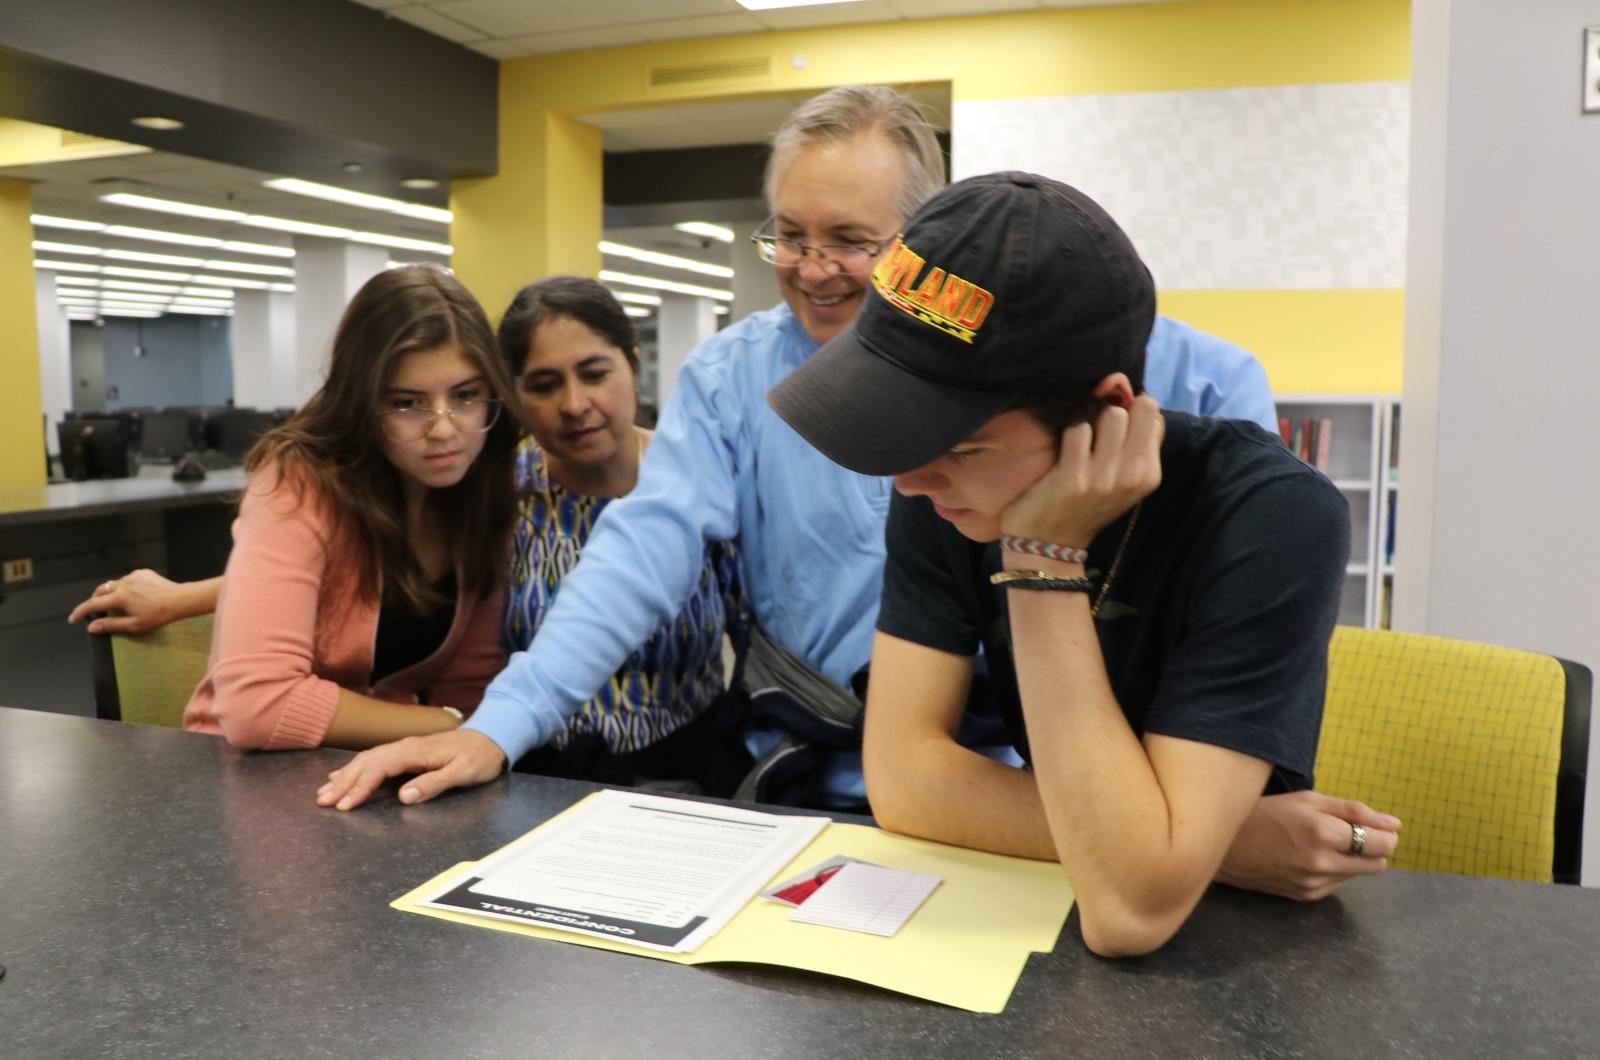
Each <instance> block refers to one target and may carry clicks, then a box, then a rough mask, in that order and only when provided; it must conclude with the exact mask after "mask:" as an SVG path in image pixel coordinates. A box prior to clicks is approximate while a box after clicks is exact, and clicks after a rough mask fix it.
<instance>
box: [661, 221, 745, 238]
mask: <svg viewBox="0 0 1600 1060" xmlns="http://www.w3.org/2000/svg"><path fill="white" fill-rule="evenodd" d="M672 227H673V228H676V229H677V230H678V231H680V232H686V233H688V234H689V235H691V236H700V237H701V238H702V239H715V240H716V241H717V242H719V243H732V242H733V229H731V228H724V227H723V226H722V225H714V224H712V223H711V222H709V221H684V222H683V223H682V224H675V225H673V226H672Z"/></svg>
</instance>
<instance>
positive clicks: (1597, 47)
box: [1583, 26, 1600, 114]
mask: <svg viewBox="0 0 1600 1060" xmlns="http://www.w3.org/2000/svg"><path fill="white" fill-rule="evenodd" d="M1583 112H1584V113H1585V114H1600V26H1590V27H1589V28H1588V29H1586V30H1584V31H1583Z"/></svg>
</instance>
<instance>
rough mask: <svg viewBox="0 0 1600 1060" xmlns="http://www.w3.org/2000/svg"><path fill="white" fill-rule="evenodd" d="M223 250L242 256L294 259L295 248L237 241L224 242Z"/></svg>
mask: <svg viewBox="0 0 1600 1060" xmlns="http://www.w3.org/2000/svg"><path fill="white" fill-rule="evenodd" d="M219 249H222V250H232V251H236V252H237V253H240V254H260V255H261V256H262V257H265V258H292V257H294V248H293V247H280V246H274V245H273V244H271V243H242V242H240V241H239V240H237V239H229V240H224V241H223V243H222V245H221V247H220V248H219Z"/></svg>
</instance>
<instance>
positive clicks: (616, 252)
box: [600, 239, 733, 280]
mask: <svg viewBox="0 0 1600 1060" xmlns="http://www.w3.org/2000/svg"><path fill="white" fill-rule="evenodd" d="M600 253H602V254H610V255H611V256H612V257H616V258H630V259H632V260H633V261H642V262H645V263H646V264H648V265H660V266H661V267H662V268H666V269H683V270H684V271H685V272H698V273H699V274H700V275H702V276H715V277H717V278H718V279H719V280H727V279H731V278H732V277H733V270H732V269H730V268H728V267H727V266H726V265H709V264H707V263H706V262H703V261H695V260H694V259H693V258H680V257H679V256H678V255H676V254H660V253H657V252H656V251H654V250H644V249H643V248H641V247H630V246H628V245H627V244H625V243H612V242H610V241H609V240H605V239H602V240H601V241H600Z"/></svg>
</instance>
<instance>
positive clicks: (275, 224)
mask: <svg viewBox="0 0 1600 1060" xmlns="http://www.w3.org/2000/svg"><path fill="white" fill-rule="evenodd" d="M239 223H240V224H247V225H251V226H253V227H255V228H270V229H272V230H273V231H274V232H291V233H293V234H294V235H297V236H318V237H321V238H323V239H349V238H350V229H348V228H340V227H339V226H337V225H319V224H314V223H312V222H311V221H291V220H290V219H289V218H287V217H268V216H266V215H265V214H258V213H253V214H248V215H247V216H244V217H241V218H239Z"/></svg>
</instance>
